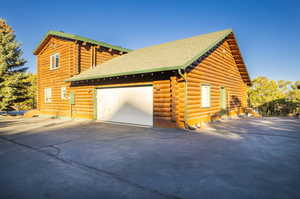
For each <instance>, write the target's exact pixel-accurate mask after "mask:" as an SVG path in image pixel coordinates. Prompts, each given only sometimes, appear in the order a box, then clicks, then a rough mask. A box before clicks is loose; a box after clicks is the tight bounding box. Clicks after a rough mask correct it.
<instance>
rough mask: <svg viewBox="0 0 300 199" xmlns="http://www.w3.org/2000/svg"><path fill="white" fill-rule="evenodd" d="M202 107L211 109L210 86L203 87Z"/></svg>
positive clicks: (203, 85)
mask: <svg viewBox="0 0 300 199" xmlns="http://www.w3.org/2000/svg"><path fill="white" fill-rule="evenodd" d="M201 107H203V108H208V107H210V85H207V84H202V85H201Z"/></svg>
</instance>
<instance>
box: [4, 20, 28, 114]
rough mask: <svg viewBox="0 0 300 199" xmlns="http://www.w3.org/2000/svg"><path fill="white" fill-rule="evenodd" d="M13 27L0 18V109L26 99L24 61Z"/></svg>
mask: <svg viewBox="0 0 300 199" xmlns="http://www.w3.org/2000/svg"><path fill="white" fill-rule="evenodd" d="M22 54H23V53H22V50H21V48H20V43H18V42H17V41H16V36H15V34H14V31H13V29H12V28H11V27H10V26H9V25H8V24H7V23H6V21H5V20H4V19H1V18H0V110H5V111H7V110H12V109H13V106H14V103H17V102H22V101H25V100H26V99H27V97H26V95H25V93H26V90H27V86H28V84H27V83H26V82H25V79H26V74H25V71H26V70H27V68H26V67H24V64H25V63H26V61H25V60H24V59H23V58H22Z"/></svg>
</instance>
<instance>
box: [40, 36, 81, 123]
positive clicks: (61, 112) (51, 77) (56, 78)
mask: <svg viewBox="0 0 300 199" xmlns="http://www.w3.org/2000/svg"><path fill="white" fill-rule="evenodd" d="M74 47H75V46H74V45H73V42H71V41H69V40H64V39H59V38H55V37H52V38H51V39H50V40H49V41H48V43H47V44H46V45H45V46H44V48H43V49H42V50H41V51H40V53H39V54H38V56H37V65H38V66H37V67H38V68H37V71H38V103H37V108H38V109H39V110H40V111H41V113H43V114H46V115H52V116H62V117H68V116H69V115H68V113H69V111H68V110H69V101H68V100H67V99H64V100H63V99H61V87H66V88H67V93H68V92H69V83H65V82H64V80H65V79H68V78H69V77H70V74H71V72H72V71H71V70H70V69H71V66H73V65H74V58H73V55H74V53H73V51H74V50H75V48H74ZM55 53H59V54H60V60H59V67H58V68H57V69H54V70H50V56H51V55H53V54H55ZM45 88H51V89H52V102H49V103H45V96H44V89H45Z"/></svg>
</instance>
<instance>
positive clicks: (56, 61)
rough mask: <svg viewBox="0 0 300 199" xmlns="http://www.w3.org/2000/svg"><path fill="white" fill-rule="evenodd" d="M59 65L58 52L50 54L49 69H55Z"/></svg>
mask: <svg viewBox="0 0 300 199" xmlns="http://www.w3.org/2000/svg"><path fill="white" fill-rule="evenodd" d="M58 67H59V53H55V54H53V55H51V56H50V70H54V69H57V68H58Z"/></svg>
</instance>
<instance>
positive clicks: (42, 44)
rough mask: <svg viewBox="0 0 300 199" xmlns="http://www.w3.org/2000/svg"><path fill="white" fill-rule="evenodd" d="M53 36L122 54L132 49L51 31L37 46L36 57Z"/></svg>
mask: <svg viewBox="0 0 300 199" xmlns="http://www.w3.org/2000/svg"><path fill="white" fill-rule="evenodd" d="M51 36H54V37H60V38H64V39H69V40H73V41H82V42H86V43H90V44H93V45H98V46H102V47H106V48H111V49H114V50H118V51H122V52H130V51H131V50H130V49H127V48H123V47H121V46H115V45H111V44H108V43H105V42H101V41H96V40H93V39H89V38H86V37H81V36H77V35H73V34H69V33H64V32H58V31H52V30H50V31H48V32H47V33H46V35H45V36H44V38H43V39H42V40H41V41H40V43H39V44H38V45H37V47H36V48H35V50H33V54H34V55H37V54H38V53H39V52H40V51H41V49H42V48H43V47H44V45H45V44H46V43H47V42H48V41H49V39H50V38H51Z"/></svg>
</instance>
